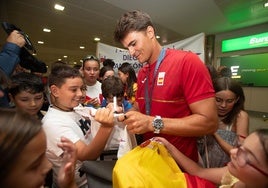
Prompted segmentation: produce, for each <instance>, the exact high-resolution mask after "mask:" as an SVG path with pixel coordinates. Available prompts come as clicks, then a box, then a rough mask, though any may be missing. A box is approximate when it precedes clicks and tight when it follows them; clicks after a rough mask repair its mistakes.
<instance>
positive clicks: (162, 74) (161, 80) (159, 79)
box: [156, 72, 166, 86]
mask: <svg viewBox="0 0 268 188" xmlns="http://www.w3.org/2000/svg"><path fill="white" fill-rule="evenodd" d="M165 74H166V73H165V72H159V73H158V76H157V82H156V85H158V86H162V85H164V79H165Z"/></svg>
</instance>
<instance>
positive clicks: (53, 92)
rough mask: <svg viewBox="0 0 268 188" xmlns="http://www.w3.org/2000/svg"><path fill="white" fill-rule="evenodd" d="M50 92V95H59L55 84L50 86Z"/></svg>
mask: <svg viewBox="0 0 268 188" xmlns="http://www.w3.org/2000/svg"><path fill="white" fill-rule="evenodd" d="M50 92H51V95H53V96H54V97H58V96H59V88H58V87H57V86H56V85H51V86H50Z"/></svg>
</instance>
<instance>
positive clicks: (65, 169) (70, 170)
mask: <svg viewBox="0 0 268 188" xmlns="http://www.w3.org/2000/svg"><path fill="white" fill-rule="evenodd" d="M58 147H60V148H61V149H62V150H63V151H64V153H63V161H64V162H63V164H62V166H61V167H60V170H59V176H58V185H59V186H60V187H62V188H75V187H77V186H76V183H75V178H74V174H75V165H76V160H77V150H76V147H75V145H74V143H72V142H71V141H70V140H69V139H67V138H65V137H61V143H58Z"/></svg>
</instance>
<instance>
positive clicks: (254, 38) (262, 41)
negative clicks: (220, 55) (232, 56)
mask: <svg viewBox="0 0 268 188" xmlns="http://www.w3.org/2000/svg"><path fill="white" fill-rule="evenodd" d="M267 46H268V32H266V33H261V34H257V35H251V36H247V37H240V38H235V39H228V40H223V41H222V45H221V51H222V52H230V51H235V50H245V49H251V48H260V47H267Z"/></svg>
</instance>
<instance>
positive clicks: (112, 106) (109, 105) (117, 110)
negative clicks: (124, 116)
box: [106, 103, 123, 113]
mask: <svg viewBox="0 0 268 188" xmlns="http://www.w3.org/2000/svg"><path fill="white" fill-rule="evenodd" d="M106 108H109V109H110V110H112V111H114V112H116V113H123V108H122V106H116V109H114V103H108V104H107V106H106Z"/></svg>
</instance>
